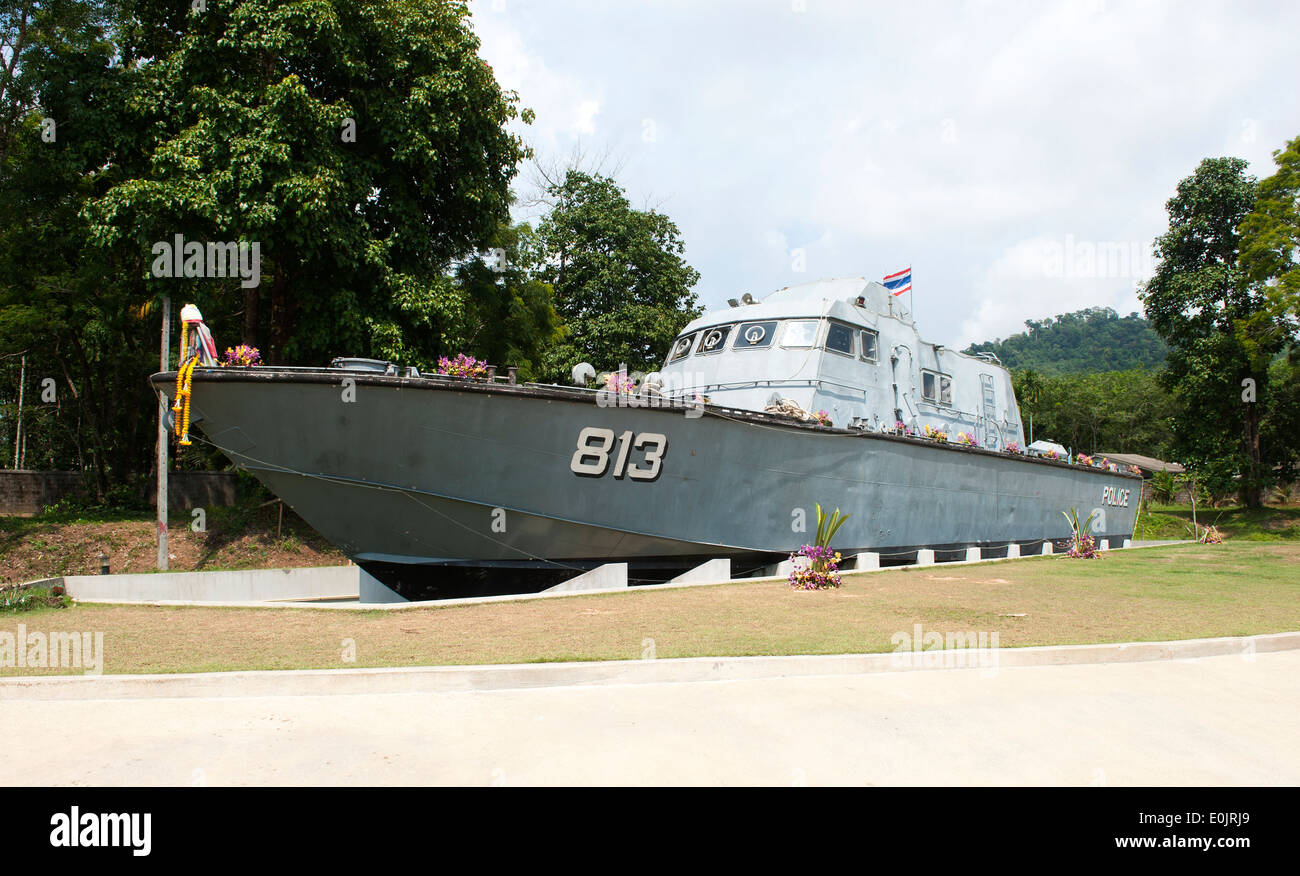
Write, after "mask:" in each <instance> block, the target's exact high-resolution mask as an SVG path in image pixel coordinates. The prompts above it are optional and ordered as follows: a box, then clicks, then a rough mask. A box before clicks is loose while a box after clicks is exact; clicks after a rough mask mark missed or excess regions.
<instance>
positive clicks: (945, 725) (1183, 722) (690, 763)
mask: <svg viewBox="0 0 1300 876" xmlns="http://www.w3.org/2000/svg"><path fill="white" fill-rule="evenodd" d="M989 675H990V673H988V672H981V670H977V669H958V670H940V671H926V672H886V673H873V674H866V675H844V676H818V677H808V678H777V679H769V680H747V681H724V682H690V683H671V684H636V685H631V684H609V685H590V686H581V687H553V688H542V689H529V690H490V691H472V692H452V693H411V694H360V695H358V694H349V695H335V696H319V695H314V696H274V697H238V696H235V697H209V698H188V699H129V700H62V701H60V700H16V699H9V700H2V701H0V738H4V739H9V740H15V739H20V740H21V739H43V740H59V742H58V744H51V745H27V744H21V745H10V746H8V751H7V753H6V755H5V757H4V758H3V759H2V760H0V783H3V784H32V785H135V784H142V785H188V784H206V785H267V784H271V785H349V784H378V785H405V784H416V785H438V784H465V785H555V784H580V785H592V784H594V785H604V784H619V785H623V784H654V785H659V784H669V785H675V784H703V785H750V784H761V785H792V784H793V785H799V784H807V785H839V784H847V785H863V784H870V785H932V784H943V785H947V784H960V785H966V784H975V785H983V784H989V785H1101V784H1105V785H1151V784H1156V785H1273V784H1278V785H1297V784H1300V746H1298V745H1297V744H1296V739H1297V738H1300V732H1298V731H1300V651H1294V650H1293V651H1281V652H1276V653H1261V654H1257V655H1251V656H1250V657H1249V658H1246V657H1243V656H1227V657H1208V658H1201V659H1196V660H1169V661H1155V662H1144V663H1111V664H1102V665H1086V666H1027V667H1011V668H1002V669H1001V670H999V671H998V672H996V674H992V677H989Z"/></svg>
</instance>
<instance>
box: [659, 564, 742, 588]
mask: <svg viewBox="0 0 1300 876" xmlns="http://www.w3.org/2000/svg"><path fill="white" fill-rule="evenodd" d="M730 580H731V560H729V559H722V560H708V561H706V562H703V563H700V564H699V565H698V566H696V567H695V568H694V569H690V570H689V571H686V572H683V573H682V574H680V575H678V576H677V577H676V578H673V579H672V580H671V581H669V582H668V583H669V584H690V583H693V582H696V581H730Z"/></svg>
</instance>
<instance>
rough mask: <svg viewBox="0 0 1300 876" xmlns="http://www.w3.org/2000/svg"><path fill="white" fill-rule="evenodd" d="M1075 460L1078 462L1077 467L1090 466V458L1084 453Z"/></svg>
mask: <svg viewBox="0 0 1300 876" xmlns="http://www.w3.org/2000/svg"><path fill="white" fill-rule="evenodd" d="M1075 459H1077V460H1078V461H1079V465H1092V457H1091V456H1089V455H1088V454H1086V453H1080V454H1079V455H1078V456H1077V457H1075Z"/></svg>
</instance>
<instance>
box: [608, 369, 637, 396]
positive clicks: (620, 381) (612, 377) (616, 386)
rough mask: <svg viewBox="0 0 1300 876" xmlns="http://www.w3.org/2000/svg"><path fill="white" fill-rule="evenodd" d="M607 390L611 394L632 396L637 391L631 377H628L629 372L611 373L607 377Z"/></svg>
mask: <svg viewBox="0 0 1300 876" xmlns="http://www.w3.org/2000/svg"><path fill="white" fill-rule="evenodd" d="M605 388H606V389H608V390H609V391H610V392H621V393H628V394H630V393H632V392H634V391H635V390H636V384H635V383H634V382H633V380H632V378H631V377H628V376H627V372H625V371H611V372H610V373H609V374H606V375H605Z"/></svg>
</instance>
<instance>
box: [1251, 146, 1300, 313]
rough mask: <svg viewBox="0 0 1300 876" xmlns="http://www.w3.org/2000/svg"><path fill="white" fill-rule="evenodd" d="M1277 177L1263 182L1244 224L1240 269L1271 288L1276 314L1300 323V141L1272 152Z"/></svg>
mask: <svg viewBox="0 0 1300 876" xmlns="http://www.w3.org/2000/svg"><path fill="white" fill-rule="evenodd" d="M1273 160H1274V162H1276V164H1277V172H1276V173H1274V174H1273V175H1272V176H1270V177H1267V178H1265V179H1263V180H1261V181H1260V183H1259V197H1258V199H1257V200H1256V201H1255V209H1254V210H1253V211H1251V213H1250V215H1248V216H1247V217H1246V218H1245V219H1244V220H1243V221H1242V223H1241V266H1242V268H1244V269H1245V271H1246V273H1247V275H1248V276H1249V277H1250V279H1251V280H1253V281H1254V282H1256V283H1265V284H1268V294H1269V296H1270V297H1271V298H1272V301H1273V304H1274V311H1275V315H1277V316H1280V317H1283V318H1287V317H1289V318H1291V319H1297V318H1300V137H1296V138H1295V139H1294V140H1292V141H1291V142H1289V143H1287V144H1286V147H1285V148H1283V149H1279V150H1277V151H1275V152H1274V153H1273Z"/></svg>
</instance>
